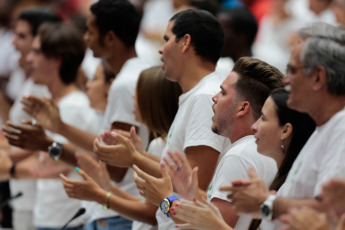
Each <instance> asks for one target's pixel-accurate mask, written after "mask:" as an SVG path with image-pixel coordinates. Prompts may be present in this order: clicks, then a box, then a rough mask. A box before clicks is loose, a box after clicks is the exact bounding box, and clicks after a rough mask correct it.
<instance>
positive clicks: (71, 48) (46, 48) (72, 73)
mask: <svg viewBox="0 0 345 230" xmlns="http://www.w3.org/2000/svg"><path fill="white" fill-rule="evenodd" d="M38 36H39V38H40V41H41V52H42V53H43V54H44V55H45V56H46V57H48V58H57V59H61V66H60V71H59V74H60V77H61V80H62V82H64V83H65V84H70V83H72V82H74V81H75V80H76V77H77V74H78V70H79V67H80V64H81V62H82V61H83V59H84V53H85V46H84V42H83V38H82V36H81V34H80V33H79V31H78V30H77V29H76V28H75V27H74V26H72V25H66V24H62V23H44V24H42V25H41V27H40V28H39V30H38Z"/></svg>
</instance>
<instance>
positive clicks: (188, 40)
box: [180, 34, 192, 53]
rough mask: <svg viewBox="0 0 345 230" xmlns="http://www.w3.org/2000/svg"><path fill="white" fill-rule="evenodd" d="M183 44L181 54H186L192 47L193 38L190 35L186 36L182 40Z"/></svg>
mask: <svg viewBox="0 0 345 230" xmlns="http://www.w3.org/2000/svg"><path fill="white" fill-rule="evenodd" d="M180 42H181V47H182V48H181V52H182V53H185V52H187V51H188V49H189V48H190V47H191V45H192V37H191V36H190V35H189V34H185V35H184V36H183V38H182V39H181V40H180Z"/></svg>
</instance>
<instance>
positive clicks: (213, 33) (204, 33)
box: [170, 10, 224, 63]
mask: <svg viewBox="0 0 345 230" xmlns="http://www.w3.org/2000/svg"><path fill="white" fill-rule="evenodd" d="M170 21H173V22H174V25H173V27H172V32H173V33H174V34H175V36H176V41H177V42H178V41H179V40H180V39H181V38H183V36H185V35H186V34H189V35H190V37H191V43H192V45H193V47H194V50H195V53H196V54H197V55H199V56H200V57H201V58H203V59H205V60H208V61H211V62H213V63H217V61H218V59H219V57H220V52H221V50H222V48H223V43H224V30H223V27H222V26H221V24H220V23H219V22H218V20H217V19H216V18H215V17H214V16H213V15H212V14H211V13H209V12H207V11H205V10H186V11H182V12H179V13H177V14H175V15H174V16H173V17H172V18H171V19H170Z"/></svg>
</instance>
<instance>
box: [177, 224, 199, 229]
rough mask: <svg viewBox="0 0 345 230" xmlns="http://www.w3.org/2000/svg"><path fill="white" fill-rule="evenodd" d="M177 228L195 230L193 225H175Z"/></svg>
mask: <svg viewBox="0 0 345 230" xmlns="http://www.w3.org/2000/svg"><path fill="white" fill-rule="evenodd" d="M175 228H179V229H195V228H194V226H193V225H192V224H191V223H185V224H177V225H175Z"/></svg>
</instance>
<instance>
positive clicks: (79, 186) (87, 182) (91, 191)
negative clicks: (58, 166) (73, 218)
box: [60, 168, 105, 201]
mask: <svg viewBox="0 0 345 230" xmlns="http://www.w3.org/2000/svg"><path fill="white" fill-rule="evenodd" d="M76 170H77V172H78V173H79V175H81V176H82V177H83V179H84V180H71V179H68V178H67V177H66V176H64V175H62V174H61V175H60V178H61V180H62V184H63V186H64V188H65V191H66V194H67V195H68V196H69V197H70V198H74V199H79V200H88V201H97V197H99V196H100V194H102V193H104V192H105V191H104V190H103V189H102V188H101V187H100V186H99V185H98V184H97V183H96V182H95V181H94V180H93V179H92V178H91V177H90V176H89V175H87V173H86V172H84V171H83V170H81V169H79V168H76Z"/></svg>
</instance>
